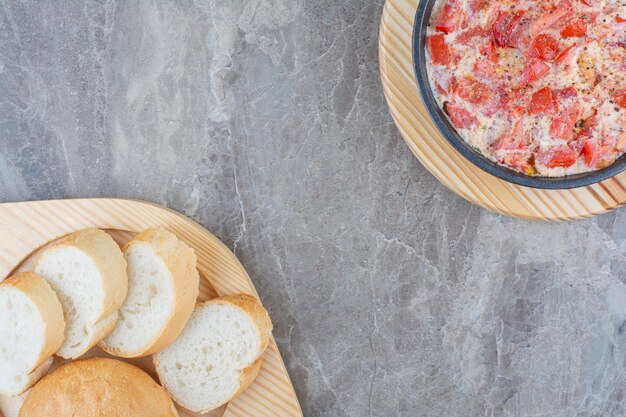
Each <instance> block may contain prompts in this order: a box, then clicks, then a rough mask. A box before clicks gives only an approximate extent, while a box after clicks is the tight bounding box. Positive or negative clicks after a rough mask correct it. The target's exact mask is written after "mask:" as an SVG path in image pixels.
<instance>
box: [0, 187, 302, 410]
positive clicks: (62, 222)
mask: <svg viewBox="0 0 626 417" xmlns="http://www.w3.org/2000/svg"><path fill="white" fill-rule="evenodd" d="M86 227H98V228H101V229H105V230H107V232H108V233H109V234H111V236H113V238H114V239H115V240H116V241H117V242H118V243H120V244H123V243H125V242H126V241H128V240H129V239H130V238H131V237H132V236H134V234H135V233H137V232H140V231H142V230H144V229H147V228H149V227H164V228H166V229H168V230H170V231H171V232H173V233H175V234H176V235H177V236H178V237H179V238H180V239H182V240H184V241H185V242H186V243H187V244H188V245H189V246H191V247H192V248H194V250H195V251H196V255H197V258H198V271H199V273H200V276H201V277H203V278H204V279H201V281H200V296H199V297H198V300H200V301H204V300H207V299H209V298H212V297H215V296H217V295H229V294H238V293H246V294H251V295H254V296H257V297H258V294H257V292H256V290H255V288H254V285H253V284H252V281H251V280H250V278H249V277H248V274H247V273H246V271H245V270H244V268H243V267H242V266H241V264H240V263H239V261H238V260H237V258H236V257H235V255H233V253H232V252H231V251H230V250H229V249H228V248H227V247H226V246H225V245H224V244H223V243H222V242H220V241H219V240H218V239H217V238H216V237H215V236H213V235H212V234H211V233H209V232H208V231H207V230H206V229H204V228H203V227H202V226H200V225H199V224H197V223H195V222H194V221H192V220H191V219H189V218H187V217H185V216H183V215H181V214H179V213H176V212H174V211H172V210H168V209H166V208H163V207H160V206H157V205H155V204H151V203H146V202H142V201H135V200H124V199H86V200H55V201H38V202H23V203H7V204H0V237H1V238H2V239H1V240H0V281H2V280H3V279H4V278H6V277H7V276H9V275H10V274H12V273H13V272H17V271H20V270H30V269H32V266H33V264H34V262H35V259H36V258H37V256H38V254H39V253H40V251H41V250H42V249H43V248H45V247H46V246H48V245H50V244H51V243H53V242H54V241H55V240H57V239H59V238H61V237H62V236H64V235H66V234H68V233H71V232H74V231H76V230H79V229H82V228H86ZM86 356H108V355H106V354H105V353H104V352H103V351H102V350H101V349H99V348H94V349H92V350H91V351H89V352H88V354H87V355H86ZM118 359H119V358H118ZM57 361H58V359H57ZM128 362H130V363H133V364H134V365H137V366H139V367H141V368H142V369H144V370H146V371H147V372H148V373H149V374H150V375H152V376H153V377H155V378H156V374H155V372H154V367H153V366H152V363H151V360H150V358H139V359H133V360H129V361H128ZM60 364H61V362H56V363H55V366H59V365H60ZM20 402H21V399H8V398H0V411H1V412H4V413H5V414H6V416H7V417H11V416H12V415H13V414H14V413H15V409H16V403H18V405H19V403H20ZM179 411H180V412H181V416H211V417H217V416H223V417H235V416H236V417H244V416H254V417H299V416H302V411H301V410H300V405H299V403H298V399H297V397H296V394H295V391H294V389H293V386H292V384H291V381H290V379H289V375H288V373H287V370H286V368H285V365H284V363H283V360H282V358H281V356H280V353H279V351H278V348H277V347H276V342H275V341H274V338H273V337H272V340H271V342H270V346H269V347H268V349H267V351H266V352H265V353H264V355H263V365H262V367H261V371H260V372H259V376H258V377H257V379H256V380H255V381H254V383H253V384H252V385H251V386H250V387H249V388H248V389H247V390H246V391H244V392H243V393H242V394H241V395H239V396H238V397H237V398H235V399H234V400H233V401H231V402H230V403H229V404H228V405H227V406H225V407H222V408H220V409H218V410H214V411H213V412H211V413H208V414H190V413H188V412H185V411H184V410H179Z"/></svg>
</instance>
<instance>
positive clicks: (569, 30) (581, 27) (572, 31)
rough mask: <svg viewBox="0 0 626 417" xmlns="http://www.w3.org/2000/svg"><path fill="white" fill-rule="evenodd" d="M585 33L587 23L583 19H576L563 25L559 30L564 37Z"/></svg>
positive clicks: (578, 36) (574, 36)
mask: <svg viewBox="0 0 626 417" xmlns="http://www.w3.org/2000/svg"><path fill="white" fill-rule="evenodd" d="M585 33H587V24H586V23H585V21H584V20H583V19H578V20H577V21H575V22H574V23H572V24H571V25H568V26H565V28H564V29H563V30H562V31H561V36H562V37H564V38H580V37H581V36H585Z"/></svg>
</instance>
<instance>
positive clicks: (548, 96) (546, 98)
mask: <svg viewBox="0 0 626 417" xmlns="http://www.w3.org/2000/svg"><path fill="white" fill-rule="evenodd" d="M555 110H556V101H555V99H554V95H553V94H552V90H550V87H547V86H546V87H543V88H541V89H539V90H537V91H536V92H535V94H533V98H532V100H531V101H530V106H529V108H528V114H537V113H552V112H554V111H555Z"/></svg>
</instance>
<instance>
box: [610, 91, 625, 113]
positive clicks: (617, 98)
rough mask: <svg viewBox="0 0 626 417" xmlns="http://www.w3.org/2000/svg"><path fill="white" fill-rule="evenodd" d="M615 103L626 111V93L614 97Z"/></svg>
mask: <svg viewBox="0 0 626 417" xmlns="http://www.w3.org/2000/svg"><path fill="white" fill-rule="evenodd" d="M613 101H615V103H616V104H617V105H618V106H620V107H623V108H625V109H626V91H624V92H623V93H622V94H618V95H616V96H615V97H613Z"/></svg>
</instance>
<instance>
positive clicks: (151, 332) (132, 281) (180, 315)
mask: <svg viewBox="0 0 626 417" xmlns="http://www.w3.org/2000/svg"><path fill="white" fill-rule="evenodd" d="M124 257H125V258H126V262H127V264H128V266H127V268H126V272H127V273H128V296H127V297H126V301H124V304H123V305H122V307H121V308H120V310H119V313H120V318H119V320H118V322H117V325H116V326H115V329H113V331H112V332H111V333H110V334H109V335H108V336H107V337H106V338H105V339H103V340H102V341H101V342H100V346H101V347H102V348H103V349H104V350H105V351H107V352H108V353H110V354H112V355H115V356H121V357H124V358H134V357H139V356H146V355H151V354H153V353H155V352H158V351H160V350H162V349H163V348H165V347H166V346H168V345H169V344H170V343H172V342H173V341H174V339H176V337H178V335H179V334H180V332H181V331H182V330H183V328H184V327H185V324H187V320H189V316H191V312H192V311H193V308H194V305H195V304H196V298H197V297H198V284H199V276H198V271H197V270H196V255H195V253H194V251H193V249H191V248H190V247H189V246H187V245H186V244H185V243H184V242H182V241H180V240H178V238H177V237H176V235H174V234H173V233H170V232H168V231H167V230H163V229H156V230H155V229H148V230H146V231H144V232H142V233H140V234H138V235H137V236H136V237H135V238H134V239H133V240H131V241H130V242H128V243H127V244H126V246H125V247H124Z"/></svg>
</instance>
